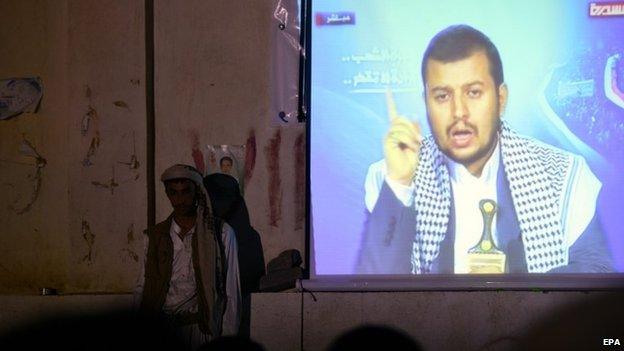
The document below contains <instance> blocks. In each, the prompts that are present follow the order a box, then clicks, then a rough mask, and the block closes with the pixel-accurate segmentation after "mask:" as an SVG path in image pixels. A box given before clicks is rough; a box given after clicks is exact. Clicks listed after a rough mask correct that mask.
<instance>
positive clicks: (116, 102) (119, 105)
mask: <svg viewBox="0 0 624 351" xmlns="http://www.w3.org/2000/svg"><path fill="white" fill-rule="evenodd" d="M113 105H115V106H117V107H120V108H125V109H127V110H128V111H131V110H130V106H128V104H127V103H126V102H125V101H121V100H118V101H115V102H113Z"/></svg>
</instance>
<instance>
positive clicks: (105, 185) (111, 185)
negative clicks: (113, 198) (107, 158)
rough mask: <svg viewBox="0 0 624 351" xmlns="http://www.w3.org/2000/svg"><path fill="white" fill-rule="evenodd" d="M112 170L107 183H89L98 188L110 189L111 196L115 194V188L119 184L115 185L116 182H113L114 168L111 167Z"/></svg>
mask: <svg viewBox="0 0 624 351" xmlns="http://www.w3.org/2000/svg"><path fill="white" fill-rule="evenodd" d="M112 168H113V174H112V176H111V177H110V179H109V180H108V182H106V183H102V182H98V181H95V180H94V181H91V184H93V185H95V186H97V187H100V188H106V189H110V191H111V195H114V194H115V188H116V187H118V186H119V183H117V181H115V166H113V167H112Z"/></svg>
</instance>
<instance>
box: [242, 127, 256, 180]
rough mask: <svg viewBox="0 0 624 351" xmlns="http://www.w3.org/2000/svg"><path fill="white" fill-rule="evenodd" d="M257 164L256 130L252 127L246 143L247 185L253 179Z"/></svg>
mask: <svg viewBox="0 0 624 351" xmlns="http://www.w3.org/2000/svg"><path fill="white" fill-rule="evenodd" d="M255 166H256V132H255V131H254V130H253V129H252V130H250V131H249V137H247V142H246V143H245V173H244V174H245V178H244V180H245V181H244V183H243V184H245V186H247V184H248V183H249V180H251V176H252V175H253V170H254V167H255Z"/></svg>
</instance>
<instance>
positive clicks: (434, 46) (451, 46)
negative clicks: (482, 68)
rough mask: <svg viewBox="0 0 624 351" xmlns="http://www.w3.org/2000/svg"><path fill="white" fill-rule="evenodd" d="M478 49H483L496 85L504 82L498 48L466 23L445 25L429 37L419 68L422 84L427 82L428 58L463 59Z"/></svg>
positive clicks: (442, 59)
mask: <svg viewBox="0 0 624 351" xmlns="http://www.w3.org/2000/svg"><path fill="white" fill-rule="evenodd" d="M478 51H483V52H484V53H485V55H486V56H487V58H488V61H489V63H490V75H491V76H492V79H494V84H495V85H496V87H499V86H500V85H501V84H503V82H505V77H504V75H503V63H502V61H501V58H500V54H499V53H498V49H496V46H494V43H492V41H491V40H490V38H488V37H487V36H486V35H485V34H483V33H482V32H480V31H478V30H476V29H474V28H473V27H471V26H469V25H466V24H457V25H453V26H450V27H447V28H445V29H443V30H442V31H440V32H439V33H438V34H436V35H435V36H434V37H433V38H432V39H431V41H430V42H429V45H428V46H427V49H426V50H425V54H424V55H423V60H422V64H421V68H420V73H421V74H422V80H423V85H425V86H426V84H427V83H426V73H427V63H428V62H429V60H436V61H441V62H454V61H458V60H461V59H465V58H467V57H468V56H470V55H472V54H474V53H475V52H478Z"/></svg>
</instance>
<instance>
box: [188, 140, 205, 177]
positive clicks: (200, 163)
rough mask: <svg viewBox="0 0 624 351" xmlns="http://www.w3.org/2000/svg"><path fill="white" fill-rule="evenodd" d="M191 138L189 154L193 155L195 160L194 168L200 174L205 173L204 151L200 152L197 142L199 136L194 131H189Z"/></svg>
mask: <svg viewBox="0 0 624 351" xmlns="http://www.w3.org/2000/svg"><path fill="white" fill-rule="evenodd" d="M191 139H192V143H193V146H192V149H191V156H193V162H195V168H197V170H198V171H199V172H200V173H201V174H205V173H206V163H205V162H204V153H203V152H201V149H200V143H199V136H198V135H197V133H196V132H192V133H191Z"/></svg>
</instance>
